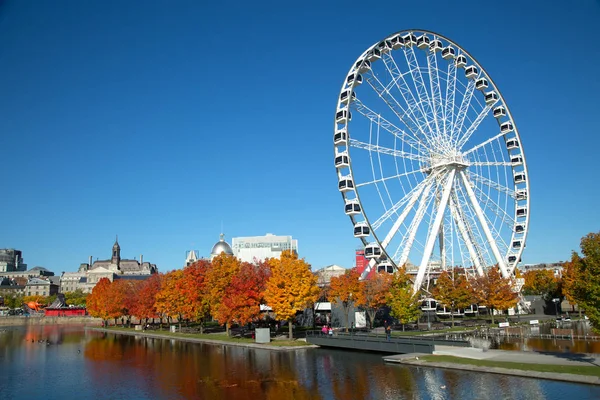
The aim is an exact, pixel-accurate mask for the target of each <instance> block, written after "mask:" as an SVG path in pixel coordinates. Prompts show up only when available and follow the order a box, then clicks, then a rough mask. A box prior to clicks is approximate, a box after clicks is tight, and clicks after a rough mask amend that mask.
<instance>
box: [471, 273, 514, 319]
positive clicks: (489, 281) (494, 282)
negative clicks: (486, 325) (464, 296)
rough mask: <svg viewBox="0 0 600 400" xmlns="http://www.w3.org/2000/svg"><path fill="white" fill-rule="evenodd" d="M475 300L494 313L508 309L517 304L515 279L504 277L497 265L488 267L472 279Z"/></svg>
mask: <svg viewBox="0 0 600 400" xmlns="http://www.w3.org/2000/svg"><path fill="white" fill-rule="evenodd" d="M470 284H471V289H472V291H473V296H474V300H475V302H476V303H477V304H479V305H482V306H486V307H487V309H488V310H489V312H490V314H491V315H492V324H493V323H494V310H506V309H509V308H511V307H514V306H516V305H517V302H518V294H517V293H516V292H515V291H514V290H513V288H514V285H513V281H512V279H510V278H503V277H502V274H501V273H500V270H499V269H498V268H497V267H493V268H490V269H488V270H487V271H486V272H485V273H484V274H483V275H482V276H478V277H476V278H474V279H471V281H470Z"/></svg>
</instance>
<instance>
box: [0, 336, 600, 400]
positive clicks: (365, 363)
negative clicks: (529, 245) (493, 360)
mask: <svg viewBox="0 0 600 400" xmlns="http://www.w3.org/2000/svg"><path fill="white" fill-rule="evenodd" d="M0 331H1V332H0V399H41V398H45V399H50V400H52V399H70V398H77V399H125V398H126V399H190V398H199V399H233V400H236V399H343V400H349V399H488V398H494V399H564V398H573V399H578V400H580V399H598V398H600V387H596V386H588V385H579V384H570V383H562V382H553V381H544V380H536V379H527V378H517V377H508V376H502V375H491V374H478V373H472V372H462V371H451V370H442V369H433V368H415V367H407V366H400V365H389V364H385V363H384V362H383V361H382V356H381V355H380V354H374V353H358V352H346V351H339V350H325V349H302V350H296V351H292V352H277V351H269V350H252V349H248V348H243V347H227V346H220V345H205V344H192V343H180V342H177V341H174V340H158V339H149V338H139V337H138V338H136V337H133V336H122V335H115V334H103V333H99V332H93V331H87V332H86V331H84V329H83V327H76V326H28V327H20V328H0ZM46 339H47V340H49V341H50V344H49V345H47V344H46V342H45V340H46ZM40 340H44V342H40Z"/></svg>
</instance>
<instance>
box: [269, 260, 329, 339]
mask: <svg viewBox="0 0 600 400" xmlns="http://www.w3.org/2000/svg"><path fill="white" fill-rule="evenodd" d="M267 262H268V264H269V265H270V266H271V277H270V278H269V280H268V282H267V285H266V289H265V296H264V297H265V301H266V303H267V305H268V306H270V307H271V308H272V310H273V312H274V313H275V314H276V316H277V318H278V319H279V320H280V321H288V323H289V328H288V335H289V338H290V339H292V338H293V331H292V324H293V322H294V318H295V317H296V313H297V312H299V311H304V309H305V308H306V307H307V305H309V304H311V303H314V302H315V301H316V300H317V297H318V296H319V287H318V286H317V276H316V275H314V274H313V273H312V272H311V270H310V265H309V264H307V263H306V261H304V259H301V260H300V259H298V255H297V254H296V253H294V252H291V251H289V250H286V251H283V252H282V253H281V257H280V258H279V259H276V258H271V259H269V260H267Z"/></svg>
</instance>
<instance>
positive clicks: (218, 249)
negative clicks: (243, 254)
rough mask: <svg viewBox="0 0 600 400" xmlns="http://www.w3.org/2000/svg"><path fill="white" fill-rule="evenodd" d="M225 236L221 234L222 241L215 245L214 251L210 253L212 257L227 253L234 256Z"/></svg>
mask: <svg viewBox="0 0 600 400" xmlns="http://www.w3.org/2000/svg"><path fill="white" fill-rule="evenodd" d="M224 236H225V235H223V234H222V233H221V239H220V240H219V241H218V242H217V243H215V245H214V246H213V248H212V250H211V251H210V255H211V256H218V255H219V254H221V253H225V254H228V255H230V256H232V255H233V250H231V246H230V245H229V243H227V242H226V241H225V239H224Z"/></svg>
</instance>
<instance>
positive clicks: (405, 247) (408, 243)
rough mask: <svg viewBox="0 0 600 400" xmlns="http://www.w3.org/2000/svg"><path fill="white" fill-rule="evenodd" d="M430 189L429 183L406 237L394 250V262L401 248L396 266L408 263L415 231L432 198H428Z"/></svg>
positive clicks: (431, 184)
mask: <svg viewBox="0 0 600 400" xmlns="http://www.w3.org/2000/svg"><path fill="white" fill-rule="evenodd" d="M432 187H433V183H430V184H429V185H427V187H426V188H425V190H424V192H423V196H421V199H420V201H419V205H418V207H417V211H416V213H415V216H414V218H413V220H412V221H411V223H410V226H409V228H408V231H407V235H406V236H405V237H404V238H403V240H402V241H401V242H400V245H399V246H398V248H397V249H396V252H395V253H394V257H393V258H394V259H395V260H397V259H398V255H399V253H400V249H401V248H402V255H400V259H399V262H398V265H400V266H402V265H404V264H406V261H408V256H409V254H410V251H411V249H412V247H413V244H414V241H415V237H416V235H417V230H418V228H419V226H420V225H421V221H422V220H423V217H424V216H425V210H426V209H427V206H428V204H429V203H430V202H431V200H432V197H430V196H429V192H430V191H431V188H432Z"/></svg>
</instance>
